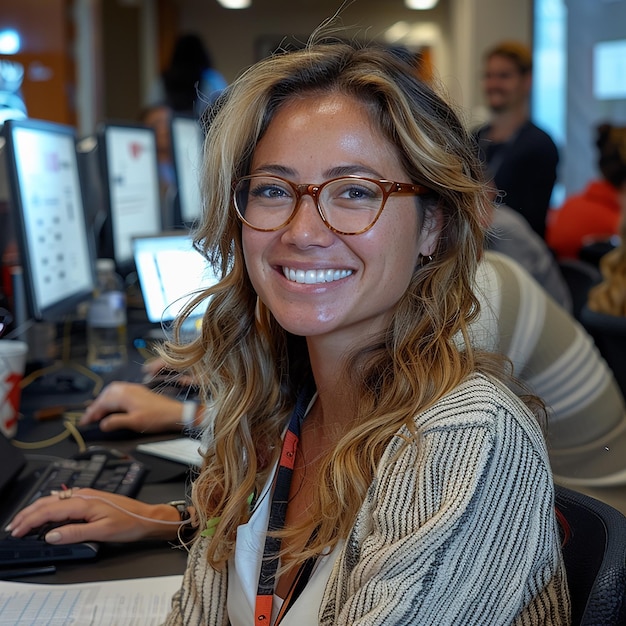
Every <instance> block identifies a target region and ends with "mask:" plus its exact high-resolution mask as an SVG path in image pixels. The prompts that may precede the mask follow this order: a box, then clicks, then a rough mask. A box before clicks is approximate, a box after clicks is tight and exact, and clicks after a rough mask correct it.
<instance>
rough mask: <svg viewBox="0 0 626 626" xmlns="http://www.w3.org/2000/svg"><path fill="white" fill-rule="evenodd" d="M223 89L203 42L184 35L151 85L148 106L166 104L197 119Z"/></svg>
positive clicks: (219, 75)
mask: <svg viewBox="0 0 626 626" xmlns="http://www.w3.org/2000/svg"><path fill="white" fill-rule="evenodd" d="M226 86H227V82H226V79H225V78H224V77H223V76H222V75H221V74H220V72H218V71H217V70H216V69H215V67H213V60H212V59H211V55H210V54H209V51H208V50H207V48H206V46H205V44H204V42H203V41H202V38H201V37H200V36H199V35H197V34H195V33H185V34H183V35H180V36H179V37H178V38H177V39H176V41H175V43H174V49H173V51H172V56H171V58H170V62H169V65H168V66H167V67H166V68H165V70H164V71H163V72H162V73H161V76H160V78H159V80H158V81H157V82H156V83H155V84H154V85H153V87H152V90H151V93H150V94H149V96H148V105H154V104H156V103H165V104H167V106H169V107H170V108H171V109H172V110H173V111H175V112H179V113H180V112H183V113H191V114H194V115H196V116H197V117H200V116H201V115H202V113H203V112H204V110H205V109H206V107H207V106H208V105H210V104H212V103H213V102H214V101H215V100H216V99H217V97H218V96H219V94H220V93H221V91H222V90H223V89H224V88H225V87H226Z"/></svg>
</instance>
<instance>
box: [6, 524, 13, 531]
mask: <svg viewBox="0 0 626 626" xmlns="http://www.w3.org/2000/svg"><path fill="white" fill-rule="evenodd" d="M12 530H13V526H11V524H7V525H6V526H5V527H4V532H5V533H10V532H11V531H12Z"/></svg>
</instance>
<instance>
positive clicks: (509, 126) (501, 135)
mask: <svg viewBox="0 0 626 626" xmlns="http://www.w3.org/2000/svg"><path fill="white" fill-rule="evenodd" d="M527 120H528V107H527V106H525V105H524V106H521V107H517V108H515V109H508V110H506V111H498V112H495V113H493V114H492V117H491V121H490V123H489V127H490V129H489V139H491V140H492V141H494V142H497V143H500V142H504V141H508V140H509V139H511V138H512V137H513V136H514V135H515V133H517V131H518V130H519V129H520V128H521V127H522V126H523V125H524V124H525V123H526V121H527Z"/></svg>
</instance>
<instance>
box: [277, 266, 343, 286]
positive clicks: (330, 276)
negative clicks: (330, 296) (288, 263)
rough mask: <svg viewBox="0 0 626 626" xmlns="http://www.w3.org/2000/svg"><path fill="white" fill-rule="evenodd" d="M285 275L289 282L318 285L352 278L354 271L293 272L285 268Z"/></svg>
mask: <svg viewBox="0 0 626 626" xmlns="http://www.w3.org/2000/svg"><path fill="white" fill-rule="evenodd" d="M283 274H284V276H285V278H286V279H287V280H290V281H292V282H294V283H302V284H307V285H315V284H317V283H332V282H333V281H335V280H341V279H342V278H346V276H350V274H352V270H331V269H329V270H292V269H291V268H289V267H284V266H283Z"/></svg>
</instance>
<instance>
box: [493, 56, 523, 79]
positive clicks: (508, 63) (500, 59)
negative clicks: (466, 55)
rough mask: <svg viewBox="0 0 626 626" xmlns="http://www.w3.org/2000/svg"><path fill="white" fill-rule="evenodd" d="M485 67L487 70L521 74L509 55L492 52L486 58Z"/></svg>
mask: <svg viewBox="0 0 626 626" xmlns="http://www.w3.org/2000/svg"><path fill="white" fill-rule="evenodd" d="M486 68H487V71H488V72H498V73H501V74H504V73H506V74H521V72H520V69H519V66H518V64H517V63H516V62H515V61H514V60H513V59H511V58H510V57H507V56H504V55H502V54H493V55H491V56H490V57H489V58H488V59H487V63H486Z"/></svg>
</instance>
